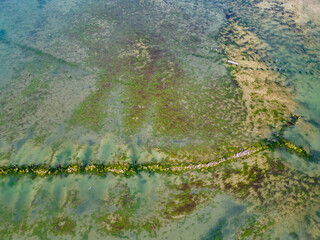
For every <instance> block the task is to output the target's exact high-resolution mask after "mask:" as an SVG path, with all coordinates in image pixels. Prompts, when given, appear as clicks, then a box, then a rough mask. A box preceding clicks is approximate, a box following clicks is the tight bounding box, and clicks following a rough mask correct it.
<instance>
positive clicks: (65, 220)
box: [50, 217, 77, 235]
mask: <svg viewBox="0 0 320 240" xmlns="http://www.w3.org/2000/svg"><path fill="white" fill-rule="evenodd" d="M76 226H77V225H76V222H75V221H74V220H72V219H71V218H70V217H59V218H55V219H53V220H52V224H51V228H50V230H51V232H52V233H54V234H58V235H64V234H72V235H74V234H75V230H76Z"/></svg>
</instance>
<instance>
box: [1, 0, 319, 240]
mask: <svg viewBox="0 0 320 240" xmlns="http://www.w3.org/2000/svg"><path fill="white" fill-rule="evenodd" d="M227 11H232V12H234V13H236V15H237V16H238V17H239V18H240V19H241V22H242V23H243V24H245V25H246V26H247V27H249V28H252V32H253V33H255V34H256V35H257V36H258V37H260V38H261V39H263V40H264V41H265V42H266V43H267V44H268V49H266V50H265V51H266V54H267V58H268V59H273V60H275V59H276V60H277V64H276V65H279V64H280V62H281V67H282V68H287V69H291V70H292V69H294V70H295V71H296V73H293V72H291V73H289V72H287V73H285V74H283V75H284V78H285V85H286V87H287V88H288V89H293V90H294V91H293V97H294V99H295V102H296V110H295V111H296V113H297V114H299V115H302V116H303V117H302V120H301V121H302V122H300V123H298V124H297V125H296V126H295V127H293V128H290V129H288V130H287V131H286V132H285V135H284V136H285V138H287V139H289V140H291V141H292V142H293V143H295V144H296V145H300V146H303V147H304V148H306V149H307V150H308V151H309V152H310V153H311V154H312V159H311V160H310V161H306V160H305V159H302V158H299V157H298V156H295V155H291V154H289V153H286V152H280V151H279V152H275V153H274V157H275V158H279V159H280V161H281V162H284V163H285V164H286V166H288V168H289V169H294V171H296V172H299V173H300V172H302V173H303V174H305V175H307V176H310V177H313V178H314V179H315V180H314V181H317V179H319V164H320V132H319V131H320V121H319V117H320V98H319V92H320V84H319V76H320V75H319V71H320V67H319V66H320V64H319V60H320V59H319V46H320V42H319V39H320V38H319V31H318V29H319V26H309V28H310V29H309V30H308V36H309V37H310V39H312V41H313V45H310V46H308V47H307V46H306V41H307V40H306V39H305V36H302V35H301V34H299V33H297V32H296V31H294V30H295V29H294V28H289V27H288V26H287V25H285V24H283V23H282V22H281V21H285V20H283V19H282V20H281V18H279V16H277V15H274V16H272V15H270V16H268V17H266V15H265V14H264V13H263V12H262V11H260V10H258V9H257V8H256V7H255V4H254V3H253V2H250V1H231V2H228V1H213V0H212V1H182V0H176V1H174V0H173V1H160V0H159V1H151V0H150V1H138V0H137V1H121V0H118V1H111V0H110V1H73V0H68V1H49V0H47V1H32V0H27V1H16V0H14V1H9V0H2V1H0V63H1V64H0V87H1V92H0V94H1V100H2V102H1V103H3V106H0V107H3V109H4V110H3V109H2V110H3V111H1V114H2V115H1V118H0V119H1V121H2V122H1V123H0V127H1V132H0V153H1V161H0V164H1V165H8V164H17V165H23V164H41V163H46V164H51V165H54V166H57V165H66V164H74V163H84V164H87V163H90V162H93V161H94V162H97V163H109V162H112V161H113V160H114V159H116V160H119V159H121V160H123V161H127V162H131V163H135V162H140V163H143V162H148V161H152V162H158V161H161V160H163V159H165V158H166V157H167V155H166V152H164V151H161V150H159V148H161V147H165V148H168V149H170V148H169V147H172V146H174V147H176V148H179V147H184V146H185V145H187V143H189V144H190V143H191V144H193V145H194V147H195V148H196V147H197V146H201V147H203V145H206V143H205V141H206V138H202V137H200V134H199V136H198V135H197V134H196V133H198V132H195V134H194V135H192V136H186V137H184V138H181V137H180V138H178V137H175V136H174V137H172V136H171V135H170V134H168V135H167V136H164V137H157V136H156V137H155V135H154V133H153V131H154V129H152V127H150V124H149V122H148V121H150V122H152V121H153V120H150V119H152V118H150V119H149V118H148V120H147V121H146V122H147V123H146V124H145V125H143V127H142V129H143V130H141V131H140V132H139V133H137V134H135V135H133V136H129V137H128V134H127V132H126V125H125V124H126V123H125V119H124V117H123V115H125V114H123V113H122V111H123V112H125V111H126V110H125V109H124V107H123V104H122V102H126V101H127V98H126V93H124V94H123V92H122V91H123V90H122V87H121V86H120V87H119V86H118V85H117V86H116V87H114V88H113V90H112V92H111V93H110V96H109V97H108V98H107V99H106V100H105V102H104V103H103V104H105V106H106V107H105V108H106V109H107V110H106V111H107V112H108V116H107V117H105V119H107V120H106V121H105V122H104V123H103V124H104V128H103V131H100V132H95V131H91V130H88V129H85V128H83V127H82V126H81V125H80V126H79V125H75V126H73V125H70V124H69V122H68V121H69V119H70V118H71V117H72V114H73V111H74V109H75V108H76V106H78V105H79V104H81V103H82V102H83V101H84V99H86V97H87V96H89V94H90V93H92V92H94V91H96V90H97V88H98V87H97V86H96V82H97V81H99V79H101V78H102V77H101V76H104V74H105V72H113V71H114V72H116V70H115V69H117V66H118V65H121V64H123V65H126V64H127V62H124V60H123V59H124V58H121V57H119V59H120V60H119V61H118V60H117V61H118V62H116V60H114V59H116V58H114V56H130V54H134V53H132V52H130V51H129V50H130V47H132V46H135V45H134V44H133V43H135V41H136V39H135V38H137V39H138V37H137V36H143V37H142V38H141V39H142V40H141V39H140V40H141V41H142V42H143V41H145V40H144V38H146V39H152V44H153V45H154V46H156V47H158V48H155V49H158V50H157V51H155V53H154V55H153V57H152V58H157V57H159V56H160V57H159V58H161V57H163V56H165V57H163V59H165V60H167V61H168V62H174V63H173V64H172V65H170V66H174V64H175V63H176V64H180V65H181V66H182V67H181V69H183V71H185V72H186V73H188V74H190V75H192V76H193V77H194V76H195V79H196V82H197V84H199V85H200V87H199V92H201V86H203V88H205V87H207V86H209V85H210V84H217V86H218V87H219V86H220V85H218V84H219V81H224V79H227V80H228V79H229V75H228V73H227V69H226V67H225V66H223V65H222V64H221V61H220V60H221V57H220V56H219V55H218V54H216V53H214V51H210V50H214V49H215V48H218V47H219V44H218V42H217V41H216V39H215V37H216V36H217V35H218V32H219V29H221V28H222V27H224V26H225V25H226V24H228V19H227V17H226V14H225V13H226V12H227ZM248 13H250V14H248ZM279 19H280V20H279ZM270 21H271V22H272V24H270ZM306 27H308V26H306ZM96 29H98V30H99V31H97V30H96ZM128 36H130V37H128ZM140 40H139V41H140ZM149 41H151V40H149ZM140 44H142V43H140ZM102 47H105V48H102ZM128 49H129V50H128ZM162 49H166V51H163V50H162ZM140 50H141V49H140ZM163 52H164V53H163ZM209 53H210V54H211V55H210V56H209V57H211V58H209V60H208V59H207V60H204V59H198V58H197V59H194V55H195V54H198V55H201V54H202V55H206V54H209ZM161 54H162V55H161ZM192 54H193V55H192ZM109 56H110V57H109ZM154 56H156V57H154ZM166 57H167V58H166ZM146 58H148V57H146ZM109 61H110V62H111V63H109ZM121 61H122V62H121ZM106 62H107V63H108V64H107V63H106ZM114 62H115V63H114ZM160 62H161V61H160ZM278 63H279V64H278ZM155 65H156V64H155ZM153 67H154V66H153ZM155 68H156V67H154V68H151V70H150V72H152V71H155V70H154V69H155ZM126 70H127V69H126ZM161 71H166V69H164V70H163V69H162V70H161ZM181 71H182V70H181ZM299 71H300V72H301V73H299ZM306 71H307V74H306V73H305V72H306ZM119 72H120V73H121V74H120V75H121V76H117V75H116V74H117V73H115V75H116V76H117V81H118V82H120V83H121V81H123V79H126V78H127V77H128V76H127V75H126V74H127V73H126V72H125V73H123V72H121V71H120V70H119ZM129 72H130V69H129ZM310 72H311V73H312V74H311V73H310ZM302 73H303V74H302ZM188 74H186V75H188ZM106 75H107V74H106ZM108 76H109V75H107V77H108ZM179 76H180V75H179ZM186 78H187V77H186ZM227 80H226V81H227ZM163 82H164V85H165V84H167V83H166V82H165V80H164V81H163ZM212 82H213V83H212ZM223 83H224V82H223ZM188 84H189V83H188V82H187V81H186V82H185V85H186V86H187V85H188ZM26 86H28V88H26ZM196 86H198V85H196ZM214 86H216V85H214ZM148 87H149V86H147V87H145V88H148ZM218 87H217V88H218ZM172 88H174V87H172ZM21 89H23V90H21ZM182 89H183V88H182ZM20 90H21V91H20ZM233 91H235V90H232V91H231V90H230V92H228V91H227V90H225V89H224V91H222V92H223V93H224V94H225V93H226V92H227V93H230V96H231V97H229V98H232V97H233V96H234V95H232V94H233ZM201 93H202V92H201ZM121 94H123V95H121ZM179 94H180V93H179V92H177V93H176V96H177V98H178V97H180V95H179ZM210 94H211V92H209V94H208V95H210ZM214 94H217V93H214ZM118 95H121V96H123V99H121V103H120V101H118V100H119V99H118V97H117V96H118ZM141 95H143V94H141ZM182 95H183V94H182ZM199 95H200V94H199ZM217 95H218V94H217ZM228 96H229V95H228ZM137 98H138V95H137ZM193 98H194V99H196V98H197V92H196V91H195V92H194V95H193ZM219 98H221V99H222V98H223V97H221V96H219ZM219 98H218V99H219ZM173 101H174V100H172V102H173ZM195 102H196V101H195ZM235 102H236V101H235ZM10 104H11V105H10ZM152 104H154V105H156V104H157V102H153V103H152ZM206 104H207V103H206ZM232 104H233V102H232ZM236 104H237V103H235V106H236V108H237V107H238V108H239V109H241V107H239V105H236ZM191 105H192V104H191ZM218 105H219V104H218ZM4 106H6V107H4ZM7 106H9V107H7ZM12 106H13V107H12ZM123 109H124V110H123ZM217 109H218V107H217ZM154 111H155V110H154ZM216 111H217V112H218V110H216ZM148 114H149V115H152V114H153V113H152V111H151V110H150V111H149V112H148ZM201 114H202V115H204V114H206V112H202V113H201ZM228 114H229V113H228V112H226V113H224V114H223V118H225V119H223V120H222V123H220V122H219V123H210V124H216V125H218V126H223V127H222V128H223V132H221V133H217V134H216V135H214V137H212V138H213V139H211V140H210V141H212V142H218V143H219V142H220V141H222V140H221V139H224V138H227V136H229V135H230V134H234V135H232V137H233V138H235V139H236V138H237V137H238V138H239V139H240V141H242V139H243V135H242V134H236V133H233V132H232V130H233V129H236V127H237V125H236V124H235V125H234V126H235V127H234V128H233V125H231V124H233V122H232V121H231V120H230V119H233V118H234V116H232V117H230V116H229V115H228ZM7 116H10V117H8V118H7ZM4 119H5V120H6V122H5V120H4ZM7 119H9V121H8V120H7ZM179 119H180V121H181V122H183V117H180V118H179ZM192 119H193V120H194V119H195V118H192ZM224 123H227V124H230V125H231V127H230V126H229V127H226V126H225V125H223V124H224ZM204 125H205V123H204ZM230 129H231V130H230ZM190 131H191V130H190ZM234 131H236V130H234ZM200 133H201V132H200ZM156 134H158V133H156ZM201 134H202V133H201ZM172 135H173V134H172ZM218 137H220V138H218ZM232 137H230V138H228V139H227V140H226V141H229V139H232ZM215 138H217V140H215ZM204 139H205V140H204ZM244 141H247V142H249V143H250V141H251V138H250V139H246V140H244ZM244 145H245V144H244ZM149 146H152V147H149ZM168 146H169V147H168ZM240 147H241V146H240ZM168 151H169V150H168ZM182 155H183V157H181V159H187V158H186V154H182ZM177 158H178V157H177ZM181 159H179V161H180V160H181ZM227 168H228V166H227ZM296 172H294V173H296ZM297 176H300V175H297ZM215 178H216V176H215V175H214V173H212V174H211V173H209V174H208V175H205V174H202V173H201V174H200V173H194V175H193V174H185V173H183V174H181V175H180V176H176V175H161V174H154V173H150V174H146V173H143V174H139V175H137V176H133V177H130V178H125V177H119V176H117V177H116V176H113V175H107V176H106V177H97V176H87V175H74V176H68V177H66V176H61V177H45V178H36V179H31V177H18V176H5V177H1V178H0V222H1V226H0V239H106V238H107V239H241V238H242V239H246V234H245V233H247V234H248V237H247V238H248V239H251V238H253V236H252V235H250V234H249V233H250V230H247V231H246V230H245V229H251V228H252V229H254V230H252V231H255V233H256V235H254V236H255V237H256V239H259V238H260V239H276V238H277V237H278V238H280V239H318V238H319V236H320V232H319V231H320V230H319V227H318V226H317V225H316V223H318V222H319V221H320V216H319V211H320V209H319V207H318V206H317V205H316V204H317V203H318V202H317V201H318V200H319V197H317V196H315V197H314V199H315V200H314V199H313V200H314V204H311V205H307V207H306V208H305V210H302V211H301V212H302V213H301V212H298V211H297V213H294V214H293V215H285V217H283V219H284V220H283V222H282V225H281V224H280V225H276V226H275V225H272V224H271V223H270V224H269V222H270V221H271V220H270V219H276V220H277V218H279V219H280V217H279V216H280V215H281V213H282V212H286V211H290V208H289V207H288V209H289V210H287V209H285V207H284V209H282V208H275V207H274V205H276V204H277V203H276V202H271V203H267V204H265V205H259V204H256V198H258V197H256V196H255V195H254V194H253V195H252V196H254V197H256V198H254V197H252V198H249V199H246V198H244V197H239V195H237V193H236V192H232V191H228V190H227V189H225V190H226V191H225V193H223V191H221V189H220V190H219V187H218V184H217V185H215V180H214V179H215ZM293 178H295V175H294V177H293ZM194 179H196V180H197V179H200V180H201V181H203V182H205V181H208V182H209V183H210V184H211V185H212V186H208V185H205V184H204V185H201V184H199V185H198V186H196V185H192V184H191V183H190V182H192V181H193V180H194ZM288 181H289V180H288ZM283 182H284V183H285V180H283ZM184 183H188V184H189V183H190V185H191V187H190V188H186V189H184V187H181V186H184V185H183V184H184ZM269 183H270V184H271V181H270V182H269ZM290 184H292V183H289V184H288V185H290ZM301 185H303V184H302V183H301ZM264 187H266V188H268V186H264ZM290 187H291V186H290ZM284 191H285V190H284ZM284 191H281V193H282V194H284ZM279 192H280V191H279ZM315 192H316V193H317V191H316V190H315ZM313 193H314V192H313ZM313 193H312V194H313ZM184 194H185V195H184ZM303 195H304V193H302V194H301V195H297V198H299V197H301V199H302V196H303ZM305 195H308V193H305ZM250 196H251V195H250ZM184 198H185V199H187V200H184ZM181 199H182V200H181ZM279 199H280V197H279ZM303 199H304V198H303ZM307 200H308V198H307ZM307 200H306V201H307ZM313 200H312V201H313ZM179 201H182V202H183V201H186V202H187V204H186V205H187V210H185V209H183V210H181V208H179V207H180V205H179V204H177V202H179ZM188 201H190V202H188ZM194 203H196V204H195V205H193V204H194ZM176 205H177V207H176V208H175V207H173V206H176ZM280 205H281V204H280ZM288 205H289V204H288ZM297 208H298V207H297ZM177 209H178V210H179V211H181V212H182V213H181V212H179V211H178V210H177ZM268 209H270V211H268ZM168 211H171V212H175V211H177V212H178V213H179V214H176V216H174V215H173V214H172V215H173V217H172V216H171V215H170V214H171V213H170V212H169V213H167V212H168ZM281 216H282V215H281ZM286 216H288V218H287V217H286ZM301 216H302V217H301ZM281 221H282V220H281ZM281 221H280V222H281ZM277 223H278V222H277ZM254 226H258V227H254ZM270 226H271V227H270ZM310 229H311V230H310ZM310 231H311V232H310Z"/></svg>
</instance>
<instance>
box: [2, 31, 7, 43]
mask: <svg viewBox="0 0 320 240" xmlns="http://www.w3.org/2000/svg"><path fill="white" fill-rule="evenodd" d="M6 36H7V32H6V30H4V29H1V30H0V41H4V40H5V38H6Z"/></svg>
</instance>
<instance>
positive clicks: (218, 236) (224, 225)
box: [201, 206, 249, 240]
mask: <svg viewBox="0 0 320 240" xmlns="http://www.w3.org/2000/svg"><path fill="white" fill-rule="evenodd" d="M246 209H247V208H246V207H245V206H233V207H231V208H230V209H229V210H228V211H227V213H226V214H225V216H224V217H221V218H220V219H219V220H218V222H217V224H216V225H215V226H214V227H213V228H212V229H211V230H210V231H209V232H208V233H207V234H206V235H205V236H202V237H201V240H222V239H230V237H231V235H232V234H233V233H234V232H235V229H237V228H239V227H240V226H243V225H244V224H246V222H247V220H248V218H249V216H241V218H242V219H241V221H239V218H238V217H239V215H241V214H243V213H245V211H246Z"/></svg>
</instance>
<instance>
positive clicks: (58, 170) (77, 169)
mask: <svg viewBox="0 0 320 240" xmlns="http://www.w3.org/2000/svg"><path fill="white" fill-rule="evenodd" d="M265 141H266V144H264V145H263V144H259V145H260V146H257V147H250V148H248V149H246V150H244V151H241V152H238V153H236V154H234V155H232V156H230V157H227V158H221V159H220V160H218V161H211V162H208V163H197V164H188V165H186V164H163V163H145V164H123V163H122V164H121V163H114V164H89V165H77V164H74V165H68V166H58V167H50V166H46V165H30V166H28V165H22V166H16V165H10V166H3V167H0V176H5V175H27V174H28V175H32V176H33V177H43V176H49V175H53V176H57V175H70V174H94V175H98V176H104V175H106V174H107V173H112V174H114V175H124V176H131V175H133V174H137V173H139V172H154V173H172V174H177V173H180V172H182V171H190V170H196V171H202V172H203V171H206V170H209V169H212V168H213V167H215V166H217V165H219V164H221V163H224V162H228V161H232V160H235V159H238V158H247V157H249V156H252V155H254V154H256V153H258V152H261V151H265V150H274V149H276V148H280V149H285V150H287V151H289V152H292V153H295V154H297V155H299V156H300V157H303V158H305V159H310V158H311V156H310V155H309V154H308V153H307V152H306V151H305V150H304V149H303V148H302V147H298V146H296V145H294V144H293V143H292V142H290V141H288V140H285V139H282V138H280V137H278V138H277V140H276V141H271V142H270V141H269V140H265Z"/></svg>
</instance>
